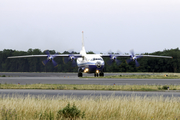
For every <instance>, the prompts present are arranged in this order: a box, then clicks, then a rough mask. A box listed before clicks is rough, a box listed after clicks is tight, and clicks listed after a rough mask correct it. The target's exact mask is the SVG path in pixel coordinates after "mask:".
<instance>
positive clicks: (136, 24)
mask: <svg viewBox="0 0 180 120" xmlns="http://www.w3.org/2000/svg"><path fill="white" fill-rule="evenodd" d="M179 6H180V1H179V0H0V50H3V49H13V50H19V51H20V50H22V51H27V50H28V49H30V48H32V49H36V48H38V49H40V50H42V51H44V50H47V49H49V50H55V51H57V52H63V51H68V50H74V51H77V52H79V51H80V50H81V45H82V43H81V41H82V31H84V44H85V49H86V51H94V52H96V53H100V52H102V53H106V52H108V51H113V52H116V51H121V53H129V51H130V50H132V49H133V50H134V52H135V53H152V52H155V51H163V50H165V49H166V50H167V49H175V48H177V47H179V46H180V7H179Z"/></svg>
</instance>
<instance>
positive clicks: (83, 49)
mask: <svg viewBox="0 0 180 120" xmlns="http://www.w3.org/2000/svg"><path fill="white" fill-rule="evenodd" d="M80 54H81V55H85V54H86V50H85V47H84V32H83V31H82V50H81V52H80Z"/></svg>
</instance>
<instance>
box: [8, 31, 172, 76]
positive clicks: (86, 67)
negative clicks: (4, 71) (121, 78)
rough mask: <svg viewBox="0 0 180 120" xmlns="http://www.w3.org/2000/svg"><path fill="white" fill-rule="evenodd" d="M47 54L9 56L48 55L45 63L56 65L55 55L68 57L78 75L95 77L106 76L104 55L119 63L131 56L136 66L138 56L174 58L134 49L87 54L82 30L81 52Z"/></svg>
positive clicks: (137, 64)
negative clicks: (74, 65) (124, 53)
mask: <svg viewBox="0 0 180 120" xmlns="http://www.w3.org/2000/svg"><path fill="white" fill-rule="evenodd" d="M45 53H46V54H47V55H24V56H10V57H8V58H29V57H47V59H46V60H44V61H42V63H43V64H44V65H46V64H47V63H48V62H52V63H53V65H54V66H55V67H56V66H57V65H58V64H57V63H56V62H55V61H54V58H55V57H67V58H68V60H69V61H71V62H72V63H75V60H76V63H77V66H78V77H83V73H94V77H98V76H100V77H103V76H104V66H105V62H104V60H103V57H109V58H110V61H109V62H110V63H113V62H116V63H117V64H119V63H120V61H119V60H118V59H117V58H118V57H130V59H128V60H126V62H127V63H129V62H131V61H135V64H136V67H139V66H140V65H139V63H138V62H137V59H138V58H141V57H158V58H172V57H171V56H158V55H135V54H134V51H133V50H132V51H131V55H120V54H86V50H85V47H84V32H83V31H82V49H81V51H80V54H58V53H56V54H54V55H50V53H49V51H45Z"/></svg>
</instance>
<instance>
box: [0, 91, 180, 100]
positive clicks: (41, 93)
mask: <svg viewBox="0 0 180 120" xmlns="http://www.w3.org/2000/svg"><path fill="white" fill-rule="evenodd" d="M0 95H1V96H4V95H5V96H7V95H9V96H12V95H22V96H28V95H30V96H35V97H37V96H45V97H58V96H68V97H78V98H82V97H94V96H95V97H97V96H107V97H109V96H116V97H118V96H140V97H145V96H146V97H160V96H162V97H180V92H168V91H167V92H141V91H95V90H27V89H17V90H15V89H1V90H0Z"/></svg>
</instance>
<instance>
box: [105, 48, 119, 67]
mask: <svg viewBox="0 0 180 120" xmlns="http://www.w3.org/2000/svg"><path fill="white" fill-rule="evenodd" d="M108 54H109V57H110V60H109V61H107V64H108V65H112V63H113V62H115V63H116V64H117V65H120V64H121V61H120V60H118V59H117V54H120V51H117V53H115V54H113V52H111V51H109V52H108Z"/></svg>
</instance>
